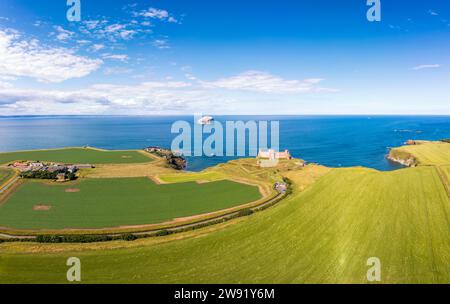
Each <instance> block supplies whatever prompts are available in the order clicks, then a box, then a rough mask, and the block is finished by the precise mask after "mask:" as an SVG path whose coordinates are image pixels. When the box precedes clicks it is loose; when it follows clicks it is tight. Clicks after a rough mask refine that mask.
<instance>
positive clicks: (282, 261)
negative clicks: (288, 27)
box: [0, 167, 450, 283]
mask: <svg viewBox="0 0 450 304" xmlns="http://www.w3.org/2000/svg"><path fill="white" fill-rule="evenodd" d="M292 174H294V173H292ZM449 203H450V202H449V199H448V197H447V195H446V192H445V190H444V187H443V185H442V183H441V181H440V179H439V176H438V174H437V171H436V168H434V167H418V168H411V169H404V170H400V171H396V172H387V173H380V172H376V171H373V170H368V169H359V168H354V169H335V170H332V171H331V172H330V173H328V174H327V175H325V176H324V177H322V178H321V179H320V180H319V181H318V182H317V183H315V184H314V185H313V186H312V187H310V188H308V189H307V190H305V191H304V192H303V193H302V194H299V193H298V192H296V193H295V194H294V196H292V197H291V198H290V199H289V200H287V201H285V202H283V203H282V204H280V205H278V206H276V207H274V208H272V209H269V210H266V211H264V212H262V213H258V214H256V215H254V216H252V217H250V218H248V219H245V220H243V222H241V223H239V224H236V225H234V226H231V227H229V228H227V229H224V230H221V231H218V232H214V233H211V234H209V235H207V236H204V237H201V238H194V239H186V240H181V241H177V242H171V243H167V244H161V245H153V246H145V247H142V248H134V249H119V250H104V251H85V252H66V253H55V254H39V253H35V254H32V255H30V254H20V253H17V252H14V251H12V252H7V250H6V247H3V248H5V250H4V252H3V253H2V254H1V255H2V258H1V259H0V282H9V283H10V282H64V278H65V272H66V271H67V267H66V266H65V261H66V259H67V258H68V257H71V256H77V257H80V258H81V260H82V269H83V282H85V283H94V282H123V283H129V282H153V283H194V282H195V283H305V282H316V283H317V282H319V283H334V282H339V283H347V282H357V283H359V282H362V283H364V282H367V281H366V279H365V275H366V271H367V269H368V267H367V266H366V261H367V259H368V258H369V257H379V258H380V259H381V263H382V282H383V283H397V282H403V283H408V282H409V283H418V282H426V283H433V282H446V283H450V268H449V267H448V261H449V260H450V234H449V228H450V226H449V220H450V204H449ZM1 246H9V245H6V244H5V245H1ZM1 246H0V251H1V250H2V247H1ZM23 246H25V245H23ZM30 246H33V245H30ZM52 246H55V245H48V248H49V249H50V250H51V248H52ZM59 246H64V245H59Z"/></svg>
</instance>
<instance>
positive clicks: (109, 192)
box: [0, 178, 261, 229]
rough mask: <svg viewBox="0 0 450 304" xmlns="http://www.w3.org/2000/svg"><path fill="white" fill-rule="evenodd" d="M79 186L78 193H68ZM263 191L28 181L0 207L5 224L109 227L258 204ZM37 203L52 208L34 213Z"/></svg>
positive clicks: (220, 185) (232, 186) (143, 182)
mask: <svg viewBox="0 0 450 304" xmlns="http://www.w3.org/2000/svg"><path fill="white" fill-rule="evenodd" d="M68 188H75V189H79V190H81V191H80V192H78V193H66V192H65V189H68ZM260 197H261V195H260V194H259V191H258V188H257V187H254V186H249V185H243V184H238V183H234V182H230V181H221V182H214V183H208V184H204V185H198V184H196V183H182V184H173V185H155V184H154V183H153V182H152V181H150V180H149V179H148V178H119V179H85V180H81V181H79V182H77V183H74V184H69V185H48V184H44V183H41V182H27V183H25V184H24V185H22V186H20V188H19V189H17V190H16V193H15V194H14V195H13V196H11V197H10V198H9V199H8V200H7V201H6V202H5V203H4V204H3V205H0V226H6V227H9V228H17V229H62V228H105V227H118V226H128V225H143V224H153V223H160V222H164V221H168V220H171V219H174V218H179V217H187V216H192V215H196V214H202V213H208V212H212V211H217V210H222V209H227V208H230V207H234V206H237V205H241V204H245V203H249V202H252V201H256V200H258V199H259V198H260ZM35 205H50V206H52V208H51V209H50V210H48V211H35V210H33V207H34V206H35Z"/></svg>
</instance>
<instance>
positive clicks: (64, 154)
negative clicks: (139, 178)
mask: <svg viewBox="0 0 450 304" xmlns="http://www.w3.org/2000/svg"><path fill="white" fill-rule="evenodd" d="M20 160H24V161H27V160H31V161H49V162H50V161H51V162H60V163H67V164H130V163H146V162H151V161H152V160H153V159H152V158H150V156H146V155H145V154H144V153H143V152H140V151H104V150H97V149H90V148H86V149H85V148H68V149H55V150H35V151H23V152H11V153H0V164H6V163H9V162H13V161H20Z"/></svg>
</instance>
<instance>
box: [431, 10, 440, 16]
mask: <svg viewBox="0 0 450 304" xmlns="http://www.w3.org/2000/svg"><path fill="white" fill-rule="evenodd" d="M428 13H429V14H430V15H431V16H439V14H438V13H437V12H435V11H433V10H429V11H428Z"/></svg>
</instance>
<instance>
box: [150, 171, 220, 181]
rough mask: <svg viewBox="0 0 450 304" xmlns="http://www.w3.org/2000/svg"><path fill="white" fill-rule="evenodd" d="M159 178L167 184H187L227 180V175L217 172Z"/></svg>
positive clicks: (166, 175) (161, 176)
mask: <svg viewBox="0 0 450 304" xmlns="http://www.w3.org/2000/svg"><path fill="white" fill-rule="evenodd" d="M158 178H159V179H160V180H162V181H163V182H166V183H186V182H195V181H208V182H211V181H218V180H222V179H224V178H225V175H224V174H222V173H220V172H216V171H208V172H200V173H183V174H163V175H159V176H158Z"/></svg>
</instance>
